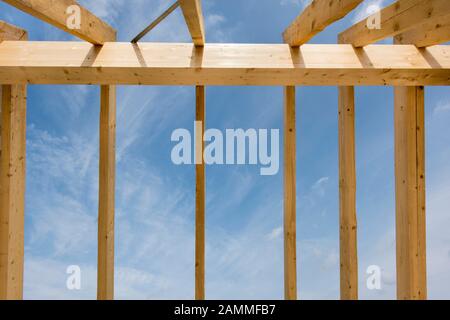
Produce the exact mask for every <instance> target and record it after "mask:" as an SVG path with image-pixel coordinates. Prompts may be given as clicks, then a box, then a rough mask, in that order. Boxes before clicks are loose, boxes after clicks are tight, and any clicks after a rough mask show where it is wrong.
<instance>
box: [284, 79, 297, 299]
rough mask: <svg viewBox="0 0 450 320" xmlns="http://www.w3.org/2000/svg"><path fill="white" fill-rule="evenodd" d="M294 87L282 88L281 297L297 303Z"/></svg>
mask: <svg viewBox="0 0 450 320" xmlns="http://www.w3.org/2000/svg"><path fill="white" fill-rule="evenodd" d="M295 106H296V104H295V87H292V86H290V87H285V88H284V295H285V299H286V300H296V299H297V226H296V220H297V209H296V125H295V122H296V119H295Z"/></svg>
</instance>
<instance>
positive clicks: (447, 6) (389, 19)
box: [339, 0, 450, 47]
mask: <svg viewBox="0 0 450 320" xmlns="http://www.w3.org/2000/svg"><path fill="white" fill-rule="evenodd" d="M380 14H381V19H380V25H379V28H373V29H369V28H368V27H367V20H366V19H364V20H363V21H360V22H358V23H357V24H355V25H354V26H352V27H350V28H349V29H347V30H346V31H344V32H342V33H341V34H340V35H339V43H349V44H352V45H354V46H355V47H362V46H365V45H368V44H371V43H375V42H377V41H380V40H383V39H385V38H388V37H393V36H396V35H398V34H400V33H403V32H406V31H408V30H410V29H413V28H414V27H419V26H421V25H422V24H425V23H433V22H435V21H437V20H438V19H440V18H441V17H443V16H445V15H448V14H450V1H449V0H427V1H423V0H398V1H397V2H395V3H393V4H392V5H390V6H388V7H386V8H384V9H383V10H381V12H380Z"/></svg>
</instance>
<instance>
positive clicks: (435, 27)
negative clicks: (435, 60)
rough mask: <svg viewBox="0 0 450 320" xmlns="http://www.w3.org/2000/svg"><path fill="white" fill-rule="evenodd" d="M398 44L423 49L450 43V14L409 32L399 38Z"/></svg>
mask: <svg viewBox="0 0 450 320" xmlns="http://www.w3.org/2000/svg"><path fill="white" fill-rule="evenodd" d="M396 38H397V41H398V42H397V43H403V44H413V45H415V46H416V47H419V48H423V47H429V46H434V45H438V44H442V43H446V42H448V41H450V14H448V15H446V16H442V17H441V18H438V19H436V20H435V21H431V22H428V23H425V24H423V25H421V26H420V27H416V28H414V29H411V30H408V31H406V32H404V33H402V34H399V35H398V36H397V37H396Z"/></svg>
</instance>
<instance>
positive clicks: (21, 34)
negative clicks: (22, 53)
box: [0, 20, 28, 41]
mask: <svg viewBox="0 0 450 320" xmlns="http://www.w3.org/2000/svg"><path fill="white" fill-rule="evenodd" d="M4 40H16V41H20V40H28V33H27V31H26V30H23V29H21V28H18V27H16V26H13V25H11V24H9V23H7V22H5V21H1V20H0V41H4Z"/></svg>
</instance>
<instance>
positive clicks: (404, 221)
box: [394, 87, 427, 300]
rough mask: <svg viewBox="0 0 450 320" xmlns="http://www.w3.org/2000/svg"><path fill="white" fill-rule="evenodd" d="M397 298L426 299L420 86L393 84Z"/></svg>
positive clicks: (422, 129)
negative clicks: (396, 85)
mask: <svg viewBox="0 0 450 320" xmlns="http://www.w3.org/2000/svg"><path fill="white" fill-rule="evenodd" d="M394 90H395V91H394V92H395V106H394V109H395V117H394V118H395V182H396V183H395V185H396V188H395V189H396V238H397V298H398V299H402V300H403V299H406V300H422V299H426V298H427V280H426V245H425V241H426V234H425V232H426V218H425V121H424V88H423V87H396V88H395V89H394Z"/></svg>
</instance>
